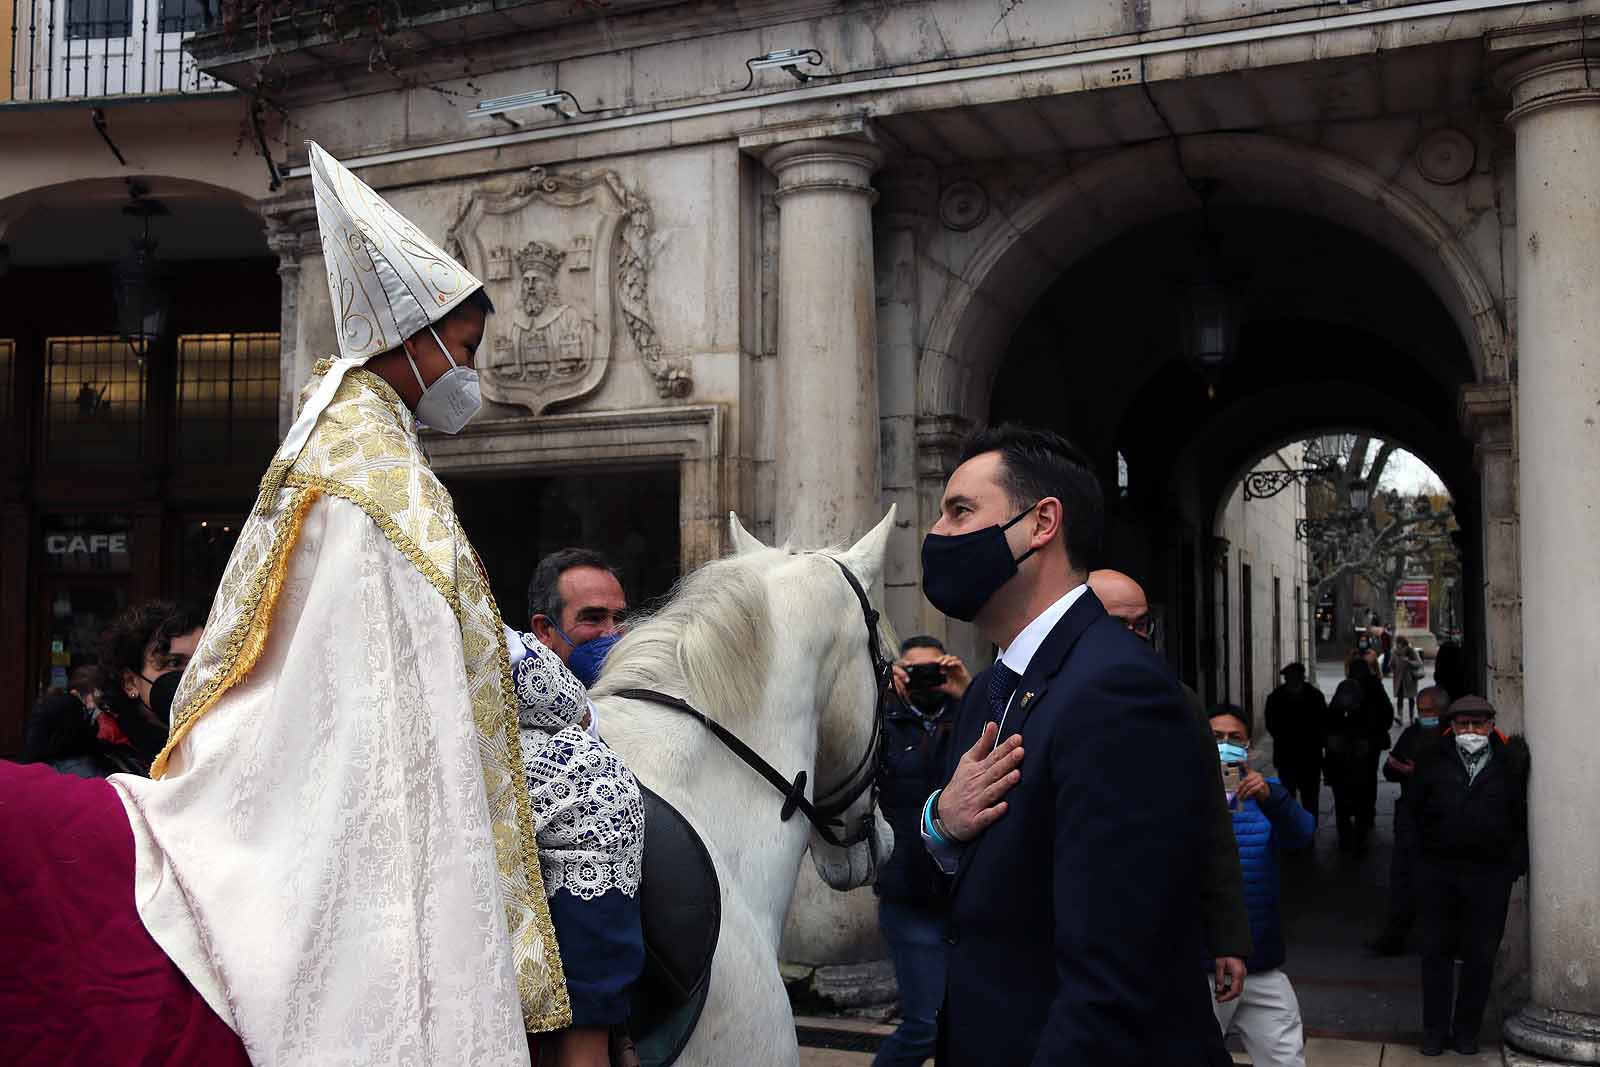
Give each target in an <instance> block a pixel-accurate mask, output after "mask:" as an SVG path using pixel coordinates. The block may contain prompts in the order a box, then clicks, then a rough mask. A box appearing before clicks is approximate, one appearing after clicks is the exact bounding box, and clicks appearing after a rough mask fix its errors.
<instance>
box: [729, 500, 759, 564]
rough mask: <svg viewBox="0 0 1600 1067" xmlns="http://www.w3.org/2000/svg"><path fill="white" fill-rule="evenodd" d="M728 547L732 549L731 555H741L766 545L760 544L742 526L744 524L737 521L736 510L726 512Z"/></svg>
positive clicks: (754, 536) (753, 535)
mask: <svg viewBox="0 0 1600 1067" xmlns="http://www.w3.org/2000/svg"><path fill="white" fill-rule="evenodd" d="M728 547H729V548H730V549H731V550H732V553H733V555H735V556H742V555H744V554H745V553H746V552H754V551H756V550H757V549H761V548H766V547H767V546H766V545H764V544H762V543H761V541H760V540H759V539H758V538H757V537H756V535H755V534H753V533H751V532H750V531H749V530H746V529H745V528H744V524H743V523H742V522H740V521H739V514H738V512H734V511H730V512H728Z"/></svg>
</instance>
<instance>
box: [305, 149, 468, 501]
mask: <svg viewBox="0 0 1600 1067" xmlns="http://www.w3.org/2000/svg"><path fill="white" fill-rule="evenodd" d="M306 148H307V150H308V151H309V152H310V156H311V189H312V191H313V193H315V195H316V200H317V227H318V229H320V230H321V231H322V255H323V258H324V259H325V260H327V264H328V295H329V297H330V298H331V299H332V301H333V314H334V318H335V319H336V320H337V321H336V322H335V326H336V327H337V328H338V334H339V358H338V359H337V360H335V361H334V364H333V366H332V368H331V369H329V371H328V373H327V374H326V375H325V376H324V377H323V379H322V382H321V383H320V384H319V385H318V386H317V389H316V391H315V392H314V393H312V394H311V397H310V399H308V400H307V401H306V405H305V407H304V408H302V409H301V411H300V416H299V418H297V419H295V421H294V425H293V426H291V427H290V428H289V433H288V436H286V437H285V438H284V440H283V445H282V447H280V448H279V449H278V454H277V457H276V458H275V459H274V460H273V466H274V467H275V468H278V469H279V470H283V469H287V468H288V467H289V466H291V465H292V464H293V463H294V461H295V460H296V459H297V458H298V457H299V455H300V450H301V449H302V448H304V447H305V443H306V440H307V439H308V438H309V437H310V436H311V431H312V430H313V429H314V428H315V427H316V425H317V419H319V418H321V417H322V412H323V410H324V409H326V408H327V406H328V405H329V404H330V403H331V402H332V401H333V394H334V393H336V392H337V391H338V389H339V383H340V382H342V381H343V380H344V376H345V374H346V373H348V372H349V371H350V370H352V369H353V368H355V367H359V366H361V365H362V364H364V363H365V362H366V361H367V360H369V359H371V358H372V357H373V356H376V355H381V354H382V353H384V352H387V351H389V350H390V349H392V348H395V347H397V346H398V345H399V344H400V342H401V341H404V340H405V339H406V338H408V337H410V336H412V335H413V334H415V333H416V332H417V331H418V330H421V329H423V328H424V327H426V326H429V325H431V324H433V323H435V322H438V321H439V320H440V319H442V318H444V317H445V316H446V315H447V314H449V313H450V311H451V310H452V309H453V308H455V306H456V305H458V304H460V303H461V302H462V301H463V300H465V299H466V298H467V297H469V296H471V295H472V293H473V292H474V290H477V289H479V288H481V287H482V285H483V283H482V282H480V281H479V280H478V279H477V278H474V277H473V276H472V274H471V273H470V272H468V270H467V269H466V268H465V267H463V266H462V265H461V264H459V263H457V262H456V261H455V260H454V259H453V258H452V257H451V256H449V255H448V254H447V253H446V252H445V251H444V249H442V248H440V247H439V246H438V245H436V244H434V243H433V242H432V241H430V240H429V239H428V238H427V236H426V235H424V234H423V232H422V231H421V230H419V229H417V227H416V226H414V225H413V224H412V223H411V220H410V219H408V218H406V217H405V216H404V215H402V214H400V213H399V212H398V211H396V210H395V209H394V208H392V207H390V206H389V204H388V202H387V201H385V200H384V199H383V197H381V196H379V195H378V194H377V193H376V192H374V191H373V189H372V187H371V186H369V185H367V183H366V182H364V181H362V180H361V179H360V178H357V177H356V176H355V175H354V174H351V173H350V171H349V169H348V168H346V167H345V165H344V164H342V163H340V162H339V161H338V160H337V159H334V158H333V157H332V156H330V155H328V153H327V152H325V151H323V149H322V146H321V145H319V144H317V143H316V142H315V141H307V142H306Z"/></svg>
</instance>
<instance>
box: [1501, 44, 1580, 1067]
mask: <svg viewBox="0 0 1600 1067" xmlns="http://www.w3.org/2000/svg"><path fill="white" fill-rule="evenodd" d="M1504 84H1506V85H1507V87H1508V88H1509V89H1510V92H1511V104H1512V108H1511V112H1510V115H1509V116H1508V118H1507V121H1508V122H1509V124H1510V125H1511V126H1512V127H1513V129H1514V130H1515V131H1516V166H1517V195H1516V200H1517V304H1518V309H1517V310H1518V315H1517V359H1518V384H1517V411H1518V418H1517V429H1518V434H1519V442H1518V443H1519V451H1520V463H1519V464H1518V468H1519V470H1518V473H1519V476H1520V483H1521V485H1520V508H1519V510H1520V516H1521V523H1522V543H1523V546H1524V547H1525V548H1526V551H1524V552H1522V553H1521V556H1522V600H1523V612H1522V624H1523V631H1522V632H1523V659H1522V662H1523V669H1524V674H1523V688H1524V693H1525V698H1526V704H1525V708H1524V715H1525V723H1526V731H1527V736H1528V742H1529V745H1530V746H1531V747H1532V750H1533V777H1532V782H1531V784H1530V787H1529V802H1530V824H1531V833H1532V853H1533V869H1532V872H1531V874H1530V880H1529V881H1530V884H1529V894H1528V895H1529V899H1530V909H1529V912H1530V923H1529V925H1530V932H1531V947H1532V973H1531V980H1532V1001H1531V1003H1529V1004H1528V1006H1527V1007H1526V1008H1524V1009H1523V1010H1522V1012H1521V1013H1520V1014H1519V1015H1517V1016H1516V1017H1515V1018H1513V1019H1511V1020H1509V1021H1508V1022H1507V1024H1506V1028H1505V1036H1506V1040H1507V1042H1508V1044H1509V1045H1510V1046H1514V1047H1512V1048H1508V1049H1507V1051H1506V1055H1505V1058H1506V1062H1507V1063H1510V1064H1532V1063H1550V1062H1554V1063H1562V1064H1600V903H1597V899H1600V898H1597V894H1596V887H1597V886H1600V850H1597V848H1596V846H1595V842H1596V831H1595V827H1594V823H1593V819H1592V818H1591V817H1590V813H1592V812H1594V811H1596V810H1600V757H1597V755H1596V748H1595V741H1596V735H1597V730H1596V727H1597V726H1600V713H1597V712H1596V710H1595V682H1596V679H1597V675H1596V672H1595V666H1594V662H1595V660H1594V654H1593V650H1592V648H1591V647H1590V645H1591V643H1592V638H1593V635H1595V634H1597V633H1600V553H1596V551H1595V529H1596V508H1597V507H1600V301H1597V300H1596V296H1595V294H1596V293H1600V56H1590V57H1587V58H1585V57H1584V56H1583V54H1582V45H1581V43H1573V44H1570V45H1561V46H1556V47H1553V48H1548V49H1544V50H1541V51H1539V52H1536V53H1533V54H1531V55H1528V56H1525V57H1523V58H1522V59H1519V60H1517V61H1515V62H1514V63H1513V64H1512V65H1511V66H1510V67H1508V68H1507V69H1506V71H1505V72H1504ZM1519 1050H1520V1051H1519ZM1524 1054H1527V1055H1524Z"/></svg>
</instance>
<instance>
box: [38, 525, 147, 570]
mask: <svg viewBox="0 0 1600 1067" xmlns="http://www.w3.org/2000/svg"><path fill="white" fill-rule="evenodd" d="M44 554H45V556H46V557H48V559H49V561H50V566H51V567H53V568H55V569H57V570H64V571H125V570H127V569H128V534H127V532H126V531H124V530H46V531H45V535H44Z"/></svg>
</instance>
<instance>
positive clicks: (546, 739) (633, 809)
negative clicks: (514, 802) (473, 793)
mask: <svg viewBox="0 0 1600 1067" xmlns="http://www.w3.org/2000/svg"><path fill="white" fill-rule="evenodd" d="M522 762H523V767H524V769H525V770H526V771H527V776H528V796H529V799H530V800H531V801H532V806H533V822H534V832H535V836H536V837H537V838H538V844H539V871H540V873H541V874H542V875H543V876H544V889H545V893H546V894H547V895H549V896H554V895H555V893H556V891H557V890H559V889H565V890H566V891H567V892H569V893H571V894H572V895H573V896H575V897H579V898H581V899H583V900H593V899H594V898H595V897H598V896H600V895H601V894H602V893H607V892H610V891H611V890H613V889H618V890H621V891H622V892H623V893H624V894H626V895H627V896H630V897H632V896H635V895H636V894H637V893H638V892H639V875H640V871H641V867H642V865H643V861H644V804H643V801H642V800H641V799H640V797H639V784H638V782H636V781H635V780H634V777H633V774H632V772H630V771H629V770H628V767H627V764H625V763H623V762H622V757H620V756H618V755H617V754H616V753H615V752H613V751H611V750H610V749H609V748H607V747H606V746H605V743H604V742H601V741H597V740H596V739H594V738H593V737H590V736H589V734H588V733H587V732H585V731H584V729H583V727H581V726H577V725H573V726H568V727H565V728H564V729H562V730H560V731H559V732H557V733H555V734H546V733H542V732H541V731H539V730H537V729H534V728H530V727H527V726H524V727H523V729H522Z"/></svg>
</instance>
